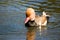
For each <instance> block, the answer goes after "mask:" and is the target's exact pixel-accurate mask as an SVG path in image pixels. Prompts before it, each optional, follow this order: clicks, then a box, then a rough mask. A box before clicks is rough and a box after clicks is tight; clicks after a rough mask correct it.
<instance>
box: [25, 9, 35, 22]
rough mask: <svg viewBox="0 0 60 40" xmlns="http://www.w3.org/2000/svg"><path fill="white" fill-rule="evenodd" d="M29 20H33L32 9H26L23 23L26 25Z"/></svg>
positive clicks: (33, 12)
mask: <svg viewBox="0 0 60 40" xmlns="http://www.w3.org/2000/svg"><path fill="white" fill-rule="evenodd" d="M29 20H35V11H34V9H33V8H27V10H26V19H25V23H27V22H28V21H29Z"/></svg>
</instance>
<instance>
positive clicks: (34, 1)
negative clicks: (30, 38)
mask: <svg viewBox="0 0 60 40" xmlns="http://www.w3.org/2000/svg"><path fill="white" fill-rule="evenodd" d="M28 7H32V8H34V9H35V12H36V14H38V15H39V14H41V13H42V11H46V12H48V14H49V15H51V17H50V19H49V24H48V25H47V27H43V28H42V31H41V35H40V34H39V33H37V35H36V39H35V40H60V0H0V40H26V28H25V26H24V19H25V11H26V8H28Z"/></svg>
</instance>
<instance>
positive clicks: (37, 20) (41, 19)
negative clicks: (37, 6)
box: [24, 8, 50, 40]
mask: <svg viewBox="0 0 60 40" xmlns="http://www.w3.org/2000/svg"><path fill="white" fill-rule="evenodd" d="M25 14H26V18H25V22H24V23H25V26H26V27H27V33H26V34H27V35H26V40H35V35H36V29H37V28H39V29H41V27H42V26H46V25H47V23H48V19H49V16H50V15H47V14H46V12H45V11H43V12H42V15H41V16H39V15H36V13H35V10H34V9H33V8H27V9H26V13H25Z"/></svg>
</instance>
